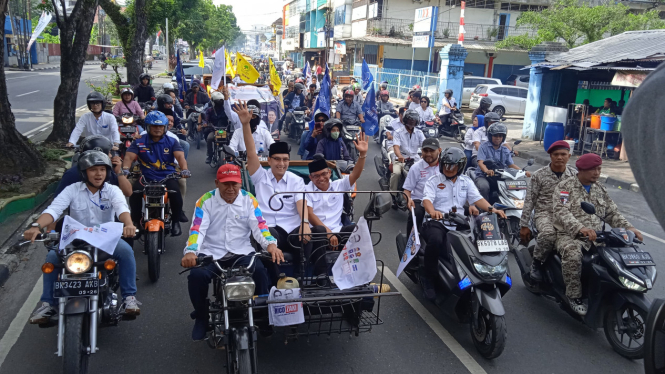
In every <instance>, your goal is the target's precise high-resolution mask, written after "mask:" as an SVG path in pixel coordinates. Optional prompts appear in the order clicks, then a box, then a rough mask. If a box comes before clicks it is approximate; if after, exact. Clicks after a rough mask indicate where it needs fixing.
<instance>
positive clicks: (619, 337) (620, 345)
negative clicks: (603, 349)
mask: <svg viewBox="0 0 665 374" xmlns="http://www.w3.org/2000/svg"><path fill="white" fill-rule="evenodd" d="M647 315H648V313H647V311H646V310H643V309H642V308H640V307H639V306H637V305H635V304H630V303H627V304H624V305H622V306H621V308H620V309H618V310H617V309H614V308H613V307H608V308H607V309H606V310H605V318H604V321H603V322H604V323H603V330H604V331H605V338H607V341H608V342H609V343H610V345H611V346H612V348H613V349H614V350H615V351H616V352H617V353H618V354H620V355H622V356H623V357H625V358H629V359H631V360H637V359H640V358H643V357H644V342H645V340H646V339H645V334H644V333H645V330H646V321H647ZM617 318H621V320H622V322H623V325H624V326H625V327H624V329H623V330H619V326H618V324H617Z"/></svg>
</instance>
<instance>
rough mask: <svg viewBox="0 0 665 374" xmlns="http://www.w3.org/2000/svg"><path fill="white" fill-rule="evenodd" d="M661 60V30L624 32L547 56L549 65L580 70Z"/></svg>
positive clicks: (664, 52)
mask: <svg viewBox="0 0 665 374" xmlns="http://www.w3.org/2000/svg"><path fill="white" fill-rule="evenodd" d="M662 57H665V30H645V31H628V32H624V33H622V34H619V35H615V36H611V37H609V38H606V39H602V40H598V41H596V42H593V43H589V44H585V45H582V46H579V47H576V48H573V49H571V50H570V51H568V52H561V53H556V54H551V55H548V56H547V57H546V58H545V60H546V61H547V62H549V63H553V62H554V63H560V64H567V65H575V66H582V67H590V66H594V65H601V64H607V63H611V62H618V61H634V60H642V59H658V58H662Z"/></svg>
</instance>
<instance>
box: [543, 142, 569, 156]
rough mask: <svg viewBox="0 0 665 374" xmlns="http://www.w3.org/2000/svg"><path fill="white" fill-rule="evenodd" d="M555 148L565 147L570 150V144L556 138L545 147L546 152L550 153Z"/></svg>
mask: <svg viewBox="0 0 665 374" xmlns="http://www.w3.org/2000/svg"><path fill="white" fill-rule="evenodd" d="M557 149H567V150H569V151H570V144H568V142H567V141H565V140H557V141H555V142H554V143H552V145H550V147H549V148H547V153H552V152H554V151H556V150H557Z"/></svg>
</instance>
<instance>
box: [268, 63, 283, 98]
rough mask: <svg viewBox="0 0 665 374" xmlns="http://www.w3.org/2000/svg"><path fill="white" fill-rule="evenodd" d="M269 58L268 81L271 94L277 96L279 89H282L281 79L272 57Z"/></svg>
mask: <svg viewBox="0 0 665 374" xmlns="http://www.w3.org/2000/svg"><path fill="white" fill-rule="evenodd" d="M269 60H270V83H271V84H272V94H273V95H275V96H279V91H280V90H281V89H282V80H281V79H279V73H277V69H275V64H273V62H272V58H271V59H269Z"/></svg>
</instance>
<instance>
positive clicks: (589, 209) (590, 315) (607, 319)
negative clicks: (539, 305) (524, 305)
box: [497, 202, 656, 359]
mask: <svg viewBox="0 0 665 374" xmlns="http://www.w3.org/2000/svg"><path fill="white" fill-rule="evenodd" d="M497 205H498V204H497ZM581 207H582V210H584V212H585V213H586V214H594V215H595V214H596V208H595V207H594V205H593V204H590V203H588V202H582V203H581ZM497 208H499V209H504V207H499V206H497ZM505 209H510V208H507V207H505ZM599 217H600V216H599ZM600 218H601V219H602V220H603V230H601V231H597V232H596V236H597V238H596V243H599V244H604V245H603V246H596V245H595V244H594V245H592V246H591V248H590V249H589V250H588V251H586V250H583V252H584V253H583V255H584V257H583V258H582V294H583V298H588V309H587V314H586V315H585V316H581V315H579V314H577V313H576V312H575V311H573V310H572V309H571V308H570V302H569V299H568V297H567V296H566V285H565V283H564V281H563V274H562V270H561V257H560V256H559V254H558V253H553V254H551V255H550V256H549V257H548V258H547V260H545V262H544V263H543V266H542V270H541V272H542V274H543V281H542V282H535V281H534V280H532V279H531V276H530V271H531V262H532V257H531V256H532V253H533V250H534V249H535V246H536V245H537V244H534V245H530V246H529V247H528V248H527V247H525V246H520V248H519V249H518V250H516V251H515V259H516V260H517V265H518V266H519V268H520V272H521V274H522V280H523V281H524V285H525V286H526V288H527V290H529V291H530V292H532V293H534V294H536V295H542V296H544V297H545V298H547V299H550V300H552V301H555V302H556V303H557V304H559V307H560V308H561V309H563V310H564V311H566V312H567V313H568V314H570V315H571V316H572V317H573V318H575V319H576V320H579V321H581V322H582V323H584V324H585V325H586V326H588V327H590V328H592V329H598V328H603V330H604V332H605V338H606V339H607V341H608V342H609V343H610V345H611V346H612V348H613V349H614V350H615V351H616V352H617V353H619V354H620V355H621V356H623V357H626V358H629V359H640V358H642V357H644V351H645V349H644V341H645V335H644V331H645V328H646V325H647V323H646V322H647V313H648V311H649V307H650V306H651V302H650V301H649V299H647V297H646V296H645V293H646V292H647V291H648V290H650V289H652V288H653V285H654V283H655V281H656V268H655V267H654V266H655V265H656V264H655V262H654V261H653V258H652V257H651V255H650V254H649V253H648V252H644V251H642V250H641V249H640V248H638V246H637V244H643V243H642V242H641V241H639V240H637V239H636V238H635V234H633V232H632V231H627V230H625V229H623V228H612V229H607V228H606V225H605V217H600ZM533 229H534V228H532V230H533ZM532 232H533V233H534V237H537V232H535V231H532ZM633 343H635V344H633Z"/></svg>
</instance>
